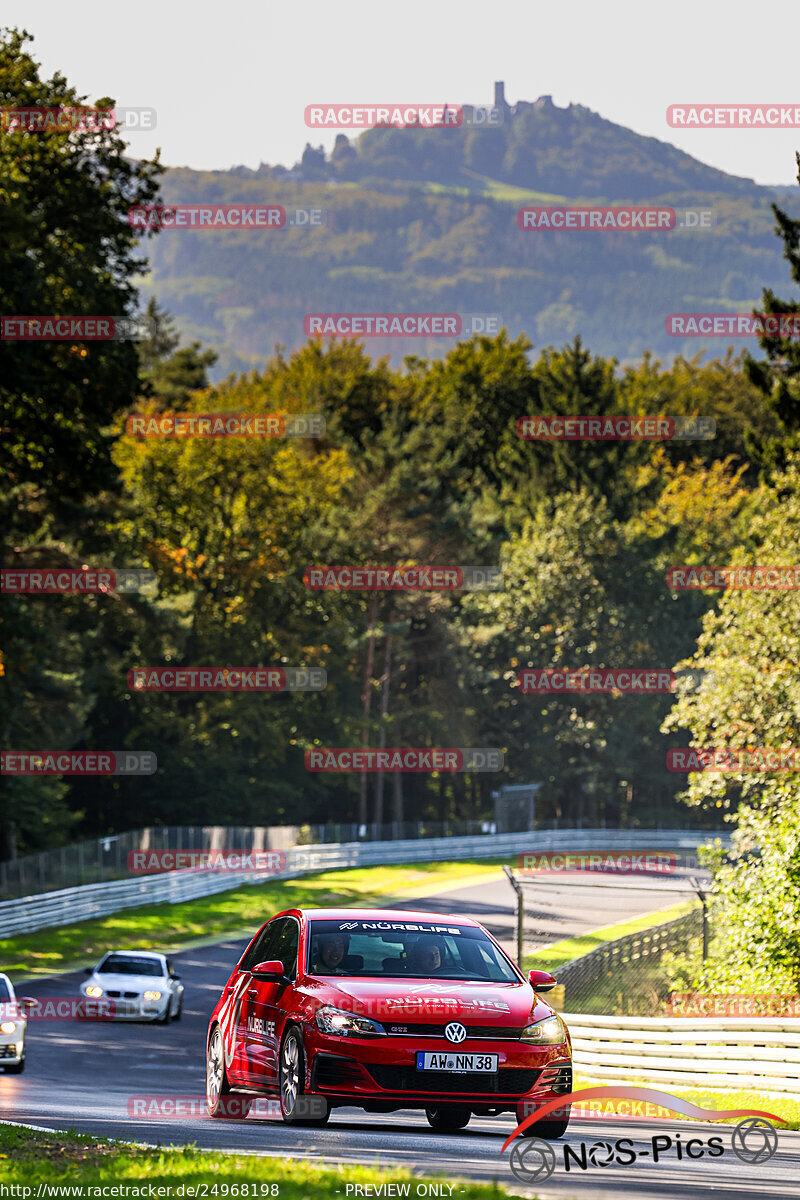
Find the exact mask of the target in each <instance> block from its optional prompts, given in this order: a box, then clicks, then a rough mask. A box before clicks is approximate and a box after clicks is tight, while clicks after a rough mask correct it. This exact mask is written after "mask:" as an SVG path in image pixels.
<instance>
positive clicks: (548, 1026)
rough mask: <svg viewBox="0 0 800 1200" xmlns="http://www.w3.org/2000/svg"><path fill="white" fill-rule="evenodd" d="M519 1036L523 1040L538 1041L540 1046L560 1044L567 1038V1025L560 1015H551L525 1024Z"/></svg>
mask: <svg viewBox="0 0 800 1200" xmlns="http://www.w3.org/2000/svg"><path fill="white" fill-rule="evenodd" d="M520 1037H521V1038H522V1040H523V1041H525V1042H538V1043H539V1045H540V1046H560V1045H561V1043H562V1042H565V1041H566V1040H567V1027H566V1025H565V1024H564V1022H563V1021H562V1020H561V1017H559V1016H555V1015H553V1016H552V1017H545V1018H544V1020H543V1021H534V1022H533V1024H532V1025H526V1026H525V1028H524V1029H523V1031H522V1033H521V1034H520Z"/></svg>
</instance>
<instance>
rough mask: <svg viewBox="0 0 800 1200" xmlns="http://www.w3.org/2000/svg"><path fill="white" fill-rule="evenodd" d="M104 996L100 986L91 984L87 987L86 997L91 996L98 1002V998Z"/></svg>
mask: <svg viewBox="0 0 800 1200" xmlns="http://www.w3.org/2000/svg"><path fill="white" fill-rule="evenodd" d="M102 994H103V989H102V988H101V987H100V986H99V985H98V984H96V983H90V984H88V985H87V987H86V995H87V996H91V997H92V999H93V1000H97V998H98V997H99V996H102Z"/></svg>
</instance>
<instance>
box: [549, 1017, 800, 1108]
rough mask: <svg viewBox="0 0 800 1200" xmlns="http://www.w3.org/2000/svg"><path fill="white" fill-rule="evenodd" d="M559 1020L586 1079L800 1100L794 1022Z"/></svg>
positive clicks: (798, 1031)
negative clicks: (756, 1093) (740, 1090)
mask: <svg viewBox="0 0 800 1200" xmlns="http://www.w3.org/2000/svg"><path fill="white" fill-rule="evenodd" d="M562 1016H563V1017H564V1020H565V1021H566V1023H567V1025H568V1027H569V1031H570V1033H571V1035H572V1050H573V1061H574V1064H575V1069H576V1071H577V1072H579V1073H580V1074H581V1075H586V1076H588V1077H590V1078H591V1079H596V1080H601V1081H605V1080H614V1079H624V1080H625V1082H626V1083H635V1082H638V1081H643V1082H644V1083H648V1084H656V1085H657V1086H659V1087H662V1088H666V1089H668V1088H670V1087H680V1086H683V1087H703V1088H719V1089H725V1088H755V1089H757V1090H758V1091H760V1092H776V1093H780V1094H782V1095H791V1096H797V1097H799V1098H800V1017H763V1018H753V1017H723V1018H720V1017H715V1018H713V1019H709V1018H708V1017H607V1016H594V1015H592V1016H587V1015H586V1014H585V1013H566V1012H565V1013H562Z"/></svg>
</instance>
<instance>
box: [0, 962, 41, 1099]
mask: <svg viewBox="0 0 800 1200" xmlns="http://www.w3.org/2000/svg"><path fill="white" fill-rule="evenodd" d="M35 1003H36V1001H35V1000H31V999H29V998H28V997H26V996H20V997H19V999H17V997H16V995H15V993H14V986H13V984H12V983H11V980H10V979H9V978H8V976H7V975H0V1067H3V1068H4V1069H5V1070H6V1071H7V1072H8V1073H9V1075H21V1074H22V1072H23V1071H24V1070H25V1033H26V1031H27V1028H28V1019H27V1013H28V1008H29V1006H31V1005H34V1004H35Z"/></svg>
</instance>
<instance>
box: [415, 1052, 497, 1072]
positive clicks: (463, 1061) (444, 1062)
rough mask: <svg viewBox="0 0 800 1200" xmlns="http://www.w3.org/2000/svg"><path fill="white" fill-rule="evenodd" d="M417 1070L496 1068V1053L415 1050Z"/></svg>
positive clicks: (484, 1069)
mask: <svg viewBox="0 0 800 1200" xmlns="http://www.w3.org/2000/svg"><path fill="white" fill-rule="evenodd" d="M417 1070H418V1071H455V1072H456V1073H457V1074H458V1073H461V1072H467V1071H485V1072H486V1073H487V1074H489V1073H490V1072H492V1071H496V1070H497V1055H496V1054H459V1053H458V1051H456V1050H445V1051H437V1050H434V1051H426V1050H418V1051H417Z"/></svg>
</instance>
